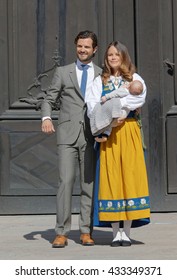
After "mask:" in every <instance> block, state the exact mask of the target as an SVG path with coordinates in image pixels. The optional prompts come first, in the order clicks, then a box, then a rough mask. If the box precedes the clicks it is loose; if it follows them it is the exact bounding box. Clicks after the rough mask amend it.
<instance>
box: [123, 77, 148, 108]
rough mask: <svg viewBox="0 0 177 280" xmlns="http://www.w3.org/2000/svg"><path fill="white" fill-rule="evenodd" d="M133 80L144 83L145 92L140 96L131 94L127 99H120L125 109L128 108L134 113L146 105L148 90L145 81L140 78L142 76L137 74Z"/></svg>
mask: <svg viewBox="0 0 177 280" xmlns="http://www.w3.org/2000/svg"><path fill="white" fill-rule="evenodd" d="M133 80H139V81H140V82H142V84H143V92H142V93H141V94H139V95H132V94H129V95H127V96H126V97H122V98H121V99H120V102H121V104H122V107H123V108H127V109H129V110H130V111H133V110H135V109H137V108H140V107H142V106H143V104H144V103H145V99H146V93H147V89H146V85H145V82H144V80H143V79H142V78H141V77H140V75H138V74H137V73H135V74H134V75H133Z"/></svg>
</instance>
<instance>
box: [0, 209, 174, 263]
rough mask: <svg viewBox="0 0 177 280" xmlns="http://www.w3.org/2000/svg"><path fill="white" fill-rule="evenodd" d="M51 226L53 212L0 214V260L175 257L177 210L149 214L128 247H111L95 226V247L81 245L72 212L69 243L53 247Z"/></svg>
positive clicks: (108, 236) (107, 234)
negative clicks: (63, 246)
mask: <svg viewBox="0 0 177 280" xmlns="http://www.w3.org/2000/svg"><path fill="white" fill-rule="evenodd" d="M54 225H55V215H30V216H0V260H177V213H152V215H151V223H150V224H149V225H147V226H144V227H141V228H135V229H132V231H131V233H132V234H131V238H132V242H133V244H132V246H131V247H117V248H112V247H110V242H111V239H112V232H111V229H105V228H104V229H100V228H95V230H94V234H93V237H94V239H95V242H96V245H95V246H93V247H84V246H81V245H80V242H79V231H78V215H73V217H72V230H71V233H70V236H69V244H68V246H67V247H65V248H62V249H53V248H52V247H51V242H52V240H53V238H54V236H55V232H54Z"/></svg>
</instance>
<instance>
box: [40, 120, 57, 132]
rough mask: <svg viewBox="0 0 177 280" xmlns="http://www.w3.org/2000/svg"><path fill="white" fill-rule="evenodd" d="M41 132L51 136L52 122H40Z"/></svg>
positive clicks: (53, 130) (52, 130)
mask: <svg viewBox="0 0 177 280" xmlns="http://www.w3.org/2000/svg"><path fill="white" fill-rule="evenodd" d="M42 132H44V133H47V134H52V133H53V132H55V128H54V126H53V123H52V120H50V119H46V120H44V121H43V122H42Z"/></svg>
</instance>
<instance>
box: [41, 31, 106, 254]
mask: <svg viewBox="0 0 177 280" xmlns="http://www.w3.org/2000/svg"><path fill="white" fill-rule="evenodd" d="M75 45H76V54H77V61H76V62H74V63H72V64H70V65H66V66H63V67H57V69H56V71H55V74H54V77H53V80H52V83H51V86H50V88H49V90H48V92H47V95H46V98H45V99H44V101H43V102H42V105H41V115H42V131H43V132H45V133H48V134H50V133H53V132H55V129H54V126H53V124H52V120H51V111H52V108H53V107H54V105H55V103H56V101H57V100H59V103H60V109H59V116H58V126H57V147H58V158H59V189H58V193H57V215H56V227H55V231H56V237H55V239H54V241H53V243H52V247H53V248H63V247H65V246H66V245H67V244H68V241H67V239H68V234H69V232H70V229H71V202H72V192H73V185H74V181H75V175H76V174H75V173H76V170H75V169H76V161H78V162H79V169H80V186H81V195H80V220H79V228H80V233H81V235H80V241H81V244H82V245H86V246H91V245H94V240H93V239H92V236H91V231H92V202H93V199H92V196H93V181H94V174H95V170H94V169H95V168H94V167H95V164H94V160H95V155H94V149H93V141H94V139H93V136H92V134H91V131H90V122H89V119H88V117H87V112H86V111H87V107H86V99H87V90H88V88H89V87H90V86H91V84H92V82H93V79H94V78H95V77H96V76H98V75H99V74H101V71H102V70H101V68H99V67H98V66H96V65H95V64H94V63H93V62H92V58H93V56H94V54H95V53H96V51H97V37H96V35H95V34H94V33H93V32H91V31H88V30H86V31H82V32H80V33H79V34H78V35H77V37H76V38H75ZM85 66H86V67H85ZM84 67H85V70H86V71H84ZM84 73H85V74H86V76H87V77H85V74H84ZM83 86H84V87H85V88H83Z"/></svg>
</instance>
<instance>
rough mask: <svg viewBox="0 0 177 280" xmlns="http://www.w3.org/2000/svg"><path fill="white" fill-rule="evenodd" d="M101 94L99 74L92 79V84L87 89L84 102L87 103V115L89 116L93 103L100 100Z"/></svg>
mask: <svg viewBox="0 0 177 280" xmlns="http://www.w3.org/2000/svg"><path fill="white" fill-rule="evenodd" d="M101 95H102V80H101V76H98V77H96V78H95V80H94V81H93V84H92V86H91V87H90V88H89V89H88V92H87V95H86V100H85V101H86V103H87V115H88V117H89V118H90V116H91V113H92V110H93V108H94V107H95V105H96V104H97V103H98V102H100V100H101Z"/></svg>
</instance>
